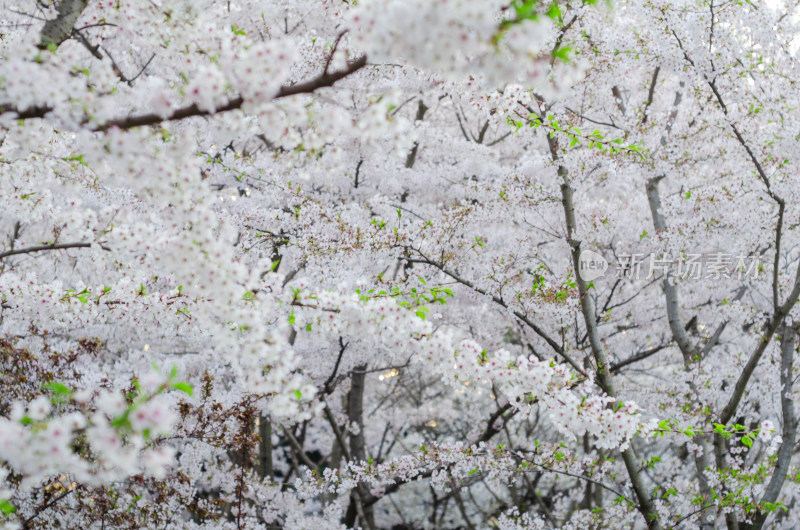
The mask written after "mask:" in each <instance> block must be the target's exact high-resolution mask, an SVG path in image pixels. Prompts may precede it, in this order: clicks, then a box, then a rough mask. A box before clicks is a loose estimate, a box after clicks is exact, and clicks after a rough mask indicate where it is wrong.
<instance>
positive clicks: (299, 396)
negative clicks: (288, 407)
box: [294, 390, 303, 401]
mask: <svg viewBox="0 0 800 530" xmlns="http://www.w3.org/2000/svg"><path fill="white" fill-rule="evenodd" d="M294 397H296V398H297V401H300V399H302V397H303V394H302V392H300V391H299V390H295V391H294Z"/></svg>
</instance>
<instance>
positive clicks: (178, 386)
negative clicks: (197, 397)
mask: <svg viewBox="0 0 800 530" xmlns="http://www.w3.org/2000/svg"><path fill="white" fill-rule="evenodd" d="M172 388H174V389H175V390H180V391H181V392H183V393H185V394H188V395H190V396H193V395H194V389H193V388H192V385H190V384H189V383H181V382H179V383H173V385H172Z"/></svg>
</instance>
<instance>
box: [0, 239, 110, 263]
mask: <svg viewBox="0 0 800 530" xmlns="http://www.w3.org/2000/svg"><path fill="white" fill-rule="evenodd" d="M93 244H95V243H54V244H52V245H37V246H35V247H28V248H20V249H16V250H13V249H12V250H7V251H5V252H0V259H4V258H7V257H9V256H16V255H18V254H33V253H34V252H43V251H45V250H61V249H65V248H89V247H91V246H92V245H93ZM100 248H102V249H103V250H110V249H109V248H107V247H104V246H103V245H100Z"/></svg>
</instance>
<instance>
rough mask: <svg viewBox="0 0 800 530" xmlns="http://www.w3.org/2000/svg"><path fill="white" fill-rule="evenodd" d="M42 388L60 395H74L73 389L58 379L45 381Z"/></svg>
mask: <svg viewBox="0 0 800 530" xmlns="http://www.w3.org/2000/svg"><path fill="white" fill-rule="evenodd" d="M42 389H44V390H49V391H50V392H52V393H53V394H55V395H56V396H59V397H65V396H70V395H72V390H70V389H69V388H67V387H66V386H65V385H63V384H61V383H59V382H57V381H50V382H49V383H45V384H43V385H42Z"/></svg>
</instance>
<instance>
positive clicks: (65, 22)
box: [39, 0, 89, 48]
mask: <svg viewBox="0 0 800 530" xmlns="http://www.w3.org/2000/svg"><path fill="white" fill-rule="evenodd" d="M87 5H89V0H61V1H60V2H59V3H58V6H57V7H56V11H57V12H58V16H56V18H54V19H52V20H48V21H47V22H45V23H44V27H43V28H42V33H41V37H40V39H39V47H40V48H47V47H49V46H56V47H57V46H59V45H60V44H61V43H62V42H64V41H65V40H67V38H68V37H69V36H70V35H71V34H72V28H74V27H75V22H77V21H78V18H80V16H81V13H83V10H84V9H86V6H87Z"/></svg>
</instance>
